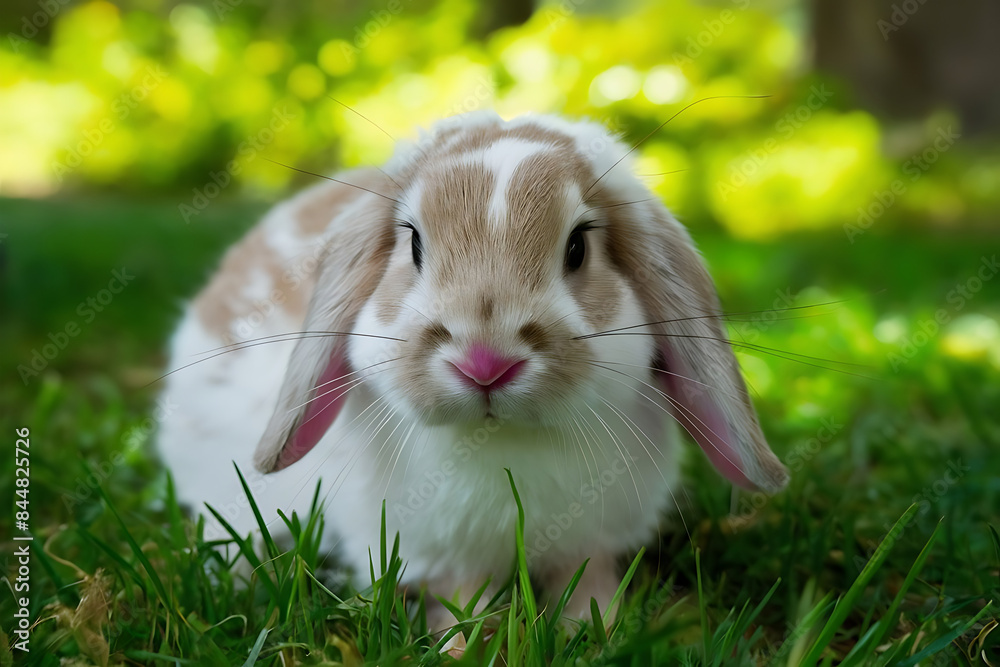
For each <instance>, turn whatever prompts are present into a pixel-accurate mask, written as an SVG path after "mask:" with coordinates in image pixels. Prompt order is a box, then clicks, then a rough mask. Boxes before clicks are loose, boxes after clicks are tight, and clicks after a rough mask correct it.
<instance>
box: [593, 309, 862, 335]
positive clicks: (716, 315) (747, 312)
mask: <svg viewBox="0 0 1000 667" xmlns="http://www.w3.org/2000/svg"><path fill="white" fill-rule="evenodd" d="M847 301H849V299H842V300H840V301H827V302H826V303H811V304H807V305H805V306H789V307H788V308H766V309H764V310H744V311H740V312H735V313H706V314H704V315H691V316H689V317H676V318H673V319H669V320H658V321H656V322H643V323H642V324H632V325H630V326H627V327H618V328H617V329H607V330H605V331H596V332H594V333H589V334H583V335H582V336H577V337H576V338H574V340H577V339H586V338H594V337H596V336H603V335H604V334H609V333H617V332H619V331H628V330H630V329H639V328H641V327H651V326H655V325H658V324H672V323H673V322H687V321H689V320H704V319H721V320H726V321H727V322H752V321H753V320H737V319H732V318H734V317H735V316H737V315H762V314H763V313H784V312H788V311H791V310H805V309H806V308H820V307H822V306H834V305H839V304H842V303H847ZM825 314H826V313H816V316H818V315H825ZM810 317H812V316H810ZM785 319H799V318H798V317H790V318H782V319H780V320H776V321H784V320H785Z"/></svg>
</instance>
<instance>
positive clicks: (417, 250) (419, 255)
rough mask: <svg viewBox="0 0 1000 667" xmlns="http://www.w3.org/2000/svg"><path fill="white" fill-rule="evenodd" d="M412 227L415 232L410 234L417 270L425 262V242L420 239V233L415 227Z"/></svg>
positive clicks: (414, 263)
mask: <svg viewBox="0 0 1000 667" xmlns="http://www.w3.org/2000/svg"><path fill="white" fill-rule="evenodd" d="M410 229H411V230H412V232H413V233H412V234H411V235H410V249H411V250H412V251H413V265H414V266H415V267H417V270H418V271H419V270H420V267H421V266H423V263H424V244H423V243H422V242H421V240H420V233H419V232H418V231H417V230H416V229H414V228H413V227H410Z"/></svg>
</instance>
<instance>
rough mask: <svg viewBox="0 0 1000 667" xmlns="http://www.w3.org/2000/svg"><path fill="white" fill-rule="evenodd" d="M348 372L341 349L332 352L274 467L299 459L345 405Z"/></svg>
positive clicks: (324, 431)
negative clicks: (311, 398)
mask: <svg viewBox="0 0 1000 667" xmlns="http://www.w3.org/2000/svg"><path fill="white" fill-rule="evenodd" d="M350 372H351V370H350V367H349V366H348V365H347V361H346V360H345V358H344V354H343V352H340V353H336V352H335V353H334V354H333V356H332V357H331V358H330V363H329V364H327V367H326V370H324V371H323V374H322V375H321V376H320V377H319V380H317V382H316V387H315V388H314V389H313V394H314V395H313V400H311V401H310V402H309V404H308V405H307V406H306V407H305V412H304V413H303V416H302V422H301V423H300V424H299V426H298V427H297V428H295V430H293V431H292V435H291V437H290V438H289V439H288V442H286V443H285V446H284V447H283V448H282V449H281V455H280V456H279V457H278V462H277V465H275V468H274V469H275V470H281V469H282V468H287V467H288V466H290V465H292V464H293V463H295V462H296V461H298V460H299V459H301V458H302V457H303V456H305V455H306V454H308V453H309V452H310V450H312V448H313V447H315V446H316V443H317V442H319V441H320V438H322V437H323V436H324V435H325V434H326V432H327V430H329V428H330V424H332V423H333V420H334V419H336V418H337V415H338V414H340V410H341V408H343V407H344V401H345V400H346V396H347V392H348V391H350V389H351V386H352V385H353V383H352V382H351V380H352V379H353V376H350V375H349V373H350Z"/></svg>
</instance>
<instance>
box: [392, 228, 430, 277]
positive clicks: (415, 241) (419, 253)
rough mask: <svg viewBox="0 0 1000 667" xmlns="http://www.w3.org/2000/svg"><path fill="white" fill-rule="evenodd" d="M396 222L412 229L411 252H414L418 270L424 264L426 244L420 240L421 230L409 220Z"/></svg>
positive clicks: (414, 261)
mask: <svg viewBox="0 0 1000 667" xmlns="http://www.w3.org/2000/svg"><path fill="white" fill-rule="evenodd" d="M396 224H398V225H399V226H400V227H405V228H406V229H409V230H410V252H412V253H413V266H415V267H417V271H419V270H420V267H421V266H423V264H424V244H423V242H422V241H421V240H420V232H418V231H417V228H416V227H414V226H413V225H412V224H410V223H409V222H402V221H400V222H398V223H396Z"/></svg>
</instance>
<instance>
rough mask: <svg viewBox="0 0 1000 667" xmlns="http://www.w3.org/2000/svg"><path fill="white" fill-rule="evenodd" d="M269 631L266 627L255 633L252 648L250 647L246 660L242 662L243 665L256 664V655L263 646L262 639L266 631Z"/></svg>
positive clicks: (248, 666)
mask: <svg viewBox="0 0 1000 667" xmlns="http://www.w3.org/2000/svg"><path fill="white" fill-rule="evenodd" d="M268 632H270V630H268V629H267V628H264V629H263V630H261V631H260V634H259V635H257V641H256V642H254V645H253V648H252V649H250V656H249V657H248V658H247V661H246V662H244V663H243V667H253V666H254V665H256V664H257V656H259V655H260V650H261V649H262V648H264V640H265V639H267V633H268Z"/></svg>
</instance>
